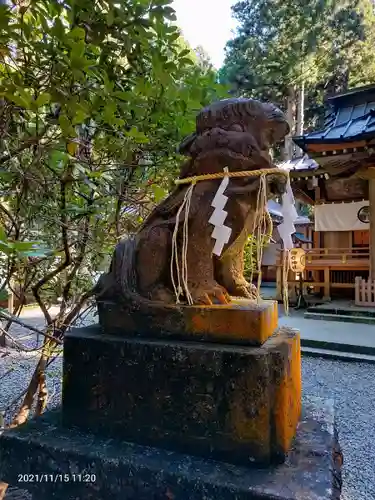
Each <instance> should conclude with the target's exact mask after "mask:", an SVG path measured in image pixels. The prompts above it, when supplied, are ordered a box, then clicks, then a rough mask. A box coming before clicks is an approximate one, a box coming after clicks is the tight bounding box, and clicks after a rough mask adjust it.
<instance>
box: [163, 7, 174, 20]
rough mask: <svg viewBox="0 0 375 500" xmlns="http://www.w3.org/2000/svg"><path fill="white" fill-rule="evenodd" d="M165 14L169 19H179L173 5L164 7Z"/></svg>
mask: <svg viewBox="0 0 375 500" xmlns="http://www.w3.org/2000/svg"><path fill="white" fill-rule="evenodd" d="M163 15H164V17H166V18H167V19H169V21H176V20H177V17H176V11H175V10H174V9H173V8H172V7H164V9H163Z"/></svg>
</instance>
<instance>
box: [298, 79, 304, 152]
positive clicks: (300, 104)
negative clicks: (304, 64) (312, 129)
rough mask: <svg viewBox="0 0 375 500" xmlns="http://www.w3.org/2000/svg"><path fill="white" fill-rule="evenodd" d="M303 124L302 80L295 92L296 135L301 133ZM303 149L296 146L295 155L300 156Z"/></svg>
mask: <svg viewBox="0 0 375 500" xmlns="http://www.w3.org/2000/svg"><path fill="white" fill-rule="evenodd" d="M304 124H305V83H304V82H303V81H302V83H301V87H300V88H299V89H298V92H297V122H296V135H303V129H304ZM302 155H303V151H302V149H301V148H299V147H297V148H296V156H297V157H298V156H302Z"/></svg>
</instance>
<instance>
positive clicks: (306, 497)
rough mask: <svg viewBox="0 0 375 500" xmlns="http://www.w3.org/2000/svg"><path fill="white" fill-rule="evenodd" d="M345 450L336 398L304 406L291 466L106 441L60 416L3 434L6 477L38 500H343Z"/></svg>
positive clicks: (0, 454) (0, 448) (0, 445)
mask: <svg viewBox="0 0 375 500" xmlns="http://www.w3.org/2000/svg"><path fill="white" fill-rule="evenodd" d="M340 470H341V453H340V449H339V446H338V442H337V436H336V433H335V430H334V414H333V406H332V403H331V402H329V401H322V400H319V399H315V398H314V399H307V400H306V401H304V405H303V414H302V420H301V423H300V424H299V426H298V430H297V436H296V439H295V441H294V444H293V448H292V450H291V451H290V453H289V454H288V457H287V461H286V463H285V464H283V465H279V466H277V467H274V468H269V469H253V468H246V467H240V466H235V465H228V464H226V463H220V462H215V461H212V460H205V459H202V458H197V457H193V456H190V455H186V454H178V453H175V452H167V451H165V450H162V449H157V448H150V447H144V446H140V445H135V444H130V443H125V442H121V441H119V440H114V439H108V440H107V439H103V438H100V437H97V436H94V435H91V434H85V433H81V432H79V431H74V430H72V429H67V428H64V427H62V426H61V421H60V414H59V412H57V413H56V412H50V413H49V414H46V415H45V416H44V417H40V418H39V419H37V420H35V421H31V422H30V423H28V424H26V425H23V426H21V427H19V428H18V429H14V430H9V431H5V432H4V434H3V435H2V436H0V480H3V481H5V482H7V483H9V484H10V485H12V486H19V487H20V488H24V489H28V490H29V491H31V492H33V493H35V499H37V500H50V499H51V498H53V499H54V500H76V499H85V500H125V499H126V500H132V499H134V500H162V499H163V500H202V499H203V498H204V499H205V500H219V499H220V500H275V499H277V500H318V499H319V500H338V499H339V498H340V491H341V473H340Z"/></svg>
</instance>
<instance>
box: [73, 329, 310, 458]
mask: <svg viewBox="0 0 375 500" xmlns="http://www.w3.org/2000/svg"><path fill="white" fill-rule="evenodd" d="M300 365H301V360H300V340H299V334H298V333H297V332H292V331H289V330H278V331H276V332H275V333H274V335H273V336H272V337H270V338H269V339H268V340H267V341H266V342H265V343H264V344H263V345H262V346H260V347H245V346H231V345H222V344H214V343H208V342H206V343H204V342H186V341H185V342H181V341H175V340H153V339H145V338H142V339H139V338H126V337H115V336H110V335H101V334H100V330H99V329H98V328H97V327H93V328H86V329H82V330H76V331H74V332H72V333H70V334H68V335H67V336H66V339H65V344H64V384H63V423H64V425H66V426H76V427H79V428H81V429H84V430H89V431H92V432H95V433H97V434H101V435H103V436H108V437H120V438H122V439H125V440H129V441H132V442H137V443H141V444H149V445H153V446H160V447H162V448H166V449H171V450H176V451H182V452H185V453H192V454H194V455H200V456H204V457H207V458H214V459H218V460H224V461H229V462H232V463H239V464H245V465H249V464H251V463H262V464H266V465H267V464H270V463H271V462H280V461H284V457H285V454H286V452H287V451H288V450H289V447H290V445H291V441H292V439H293V437H294V435H295V431H296V427H297V423H298V420H299V416H300V401H301V378H300Z"/></svg>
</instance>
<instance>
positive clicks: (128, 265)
mask: <svg viewBox="0 0 375 500" xmlns="http://www.w3.org/2000/svg"><path fill="white" fill-rule="evenodd" d="M136 248H137V240H136V237H135V236H128V237H126V238H124V239H123V240H121V241H120V242H119V243H118V244H117V245H116V248H115V251H114V253H113V257H112V261H111V265H110V268H109V272H108V273H106V274H103V275H102V276H101V277H100V279H99V281H98V284H97V286H96V289H95V295H96V299H97V300H98V301H105V300H110V301H112V300H113V299H114V298H115V299H116V300H118V299H120V298H121V300H122V301H125V302H126V303H128V304H129V305H130V304H137V307H142V306H148V307H150V306H151V305H152V306H153V307H154V308H155V307H158V306H159V307H161V306H164V304H162V303H160V304H158V303H157V302H154V301H151V300H150V299H147V298H146V297H142V295H140V294H139V292H138V289H137V288H138V286H137V285H138V277H137V273H136V265H135V256H136Z"/></svg>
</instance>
